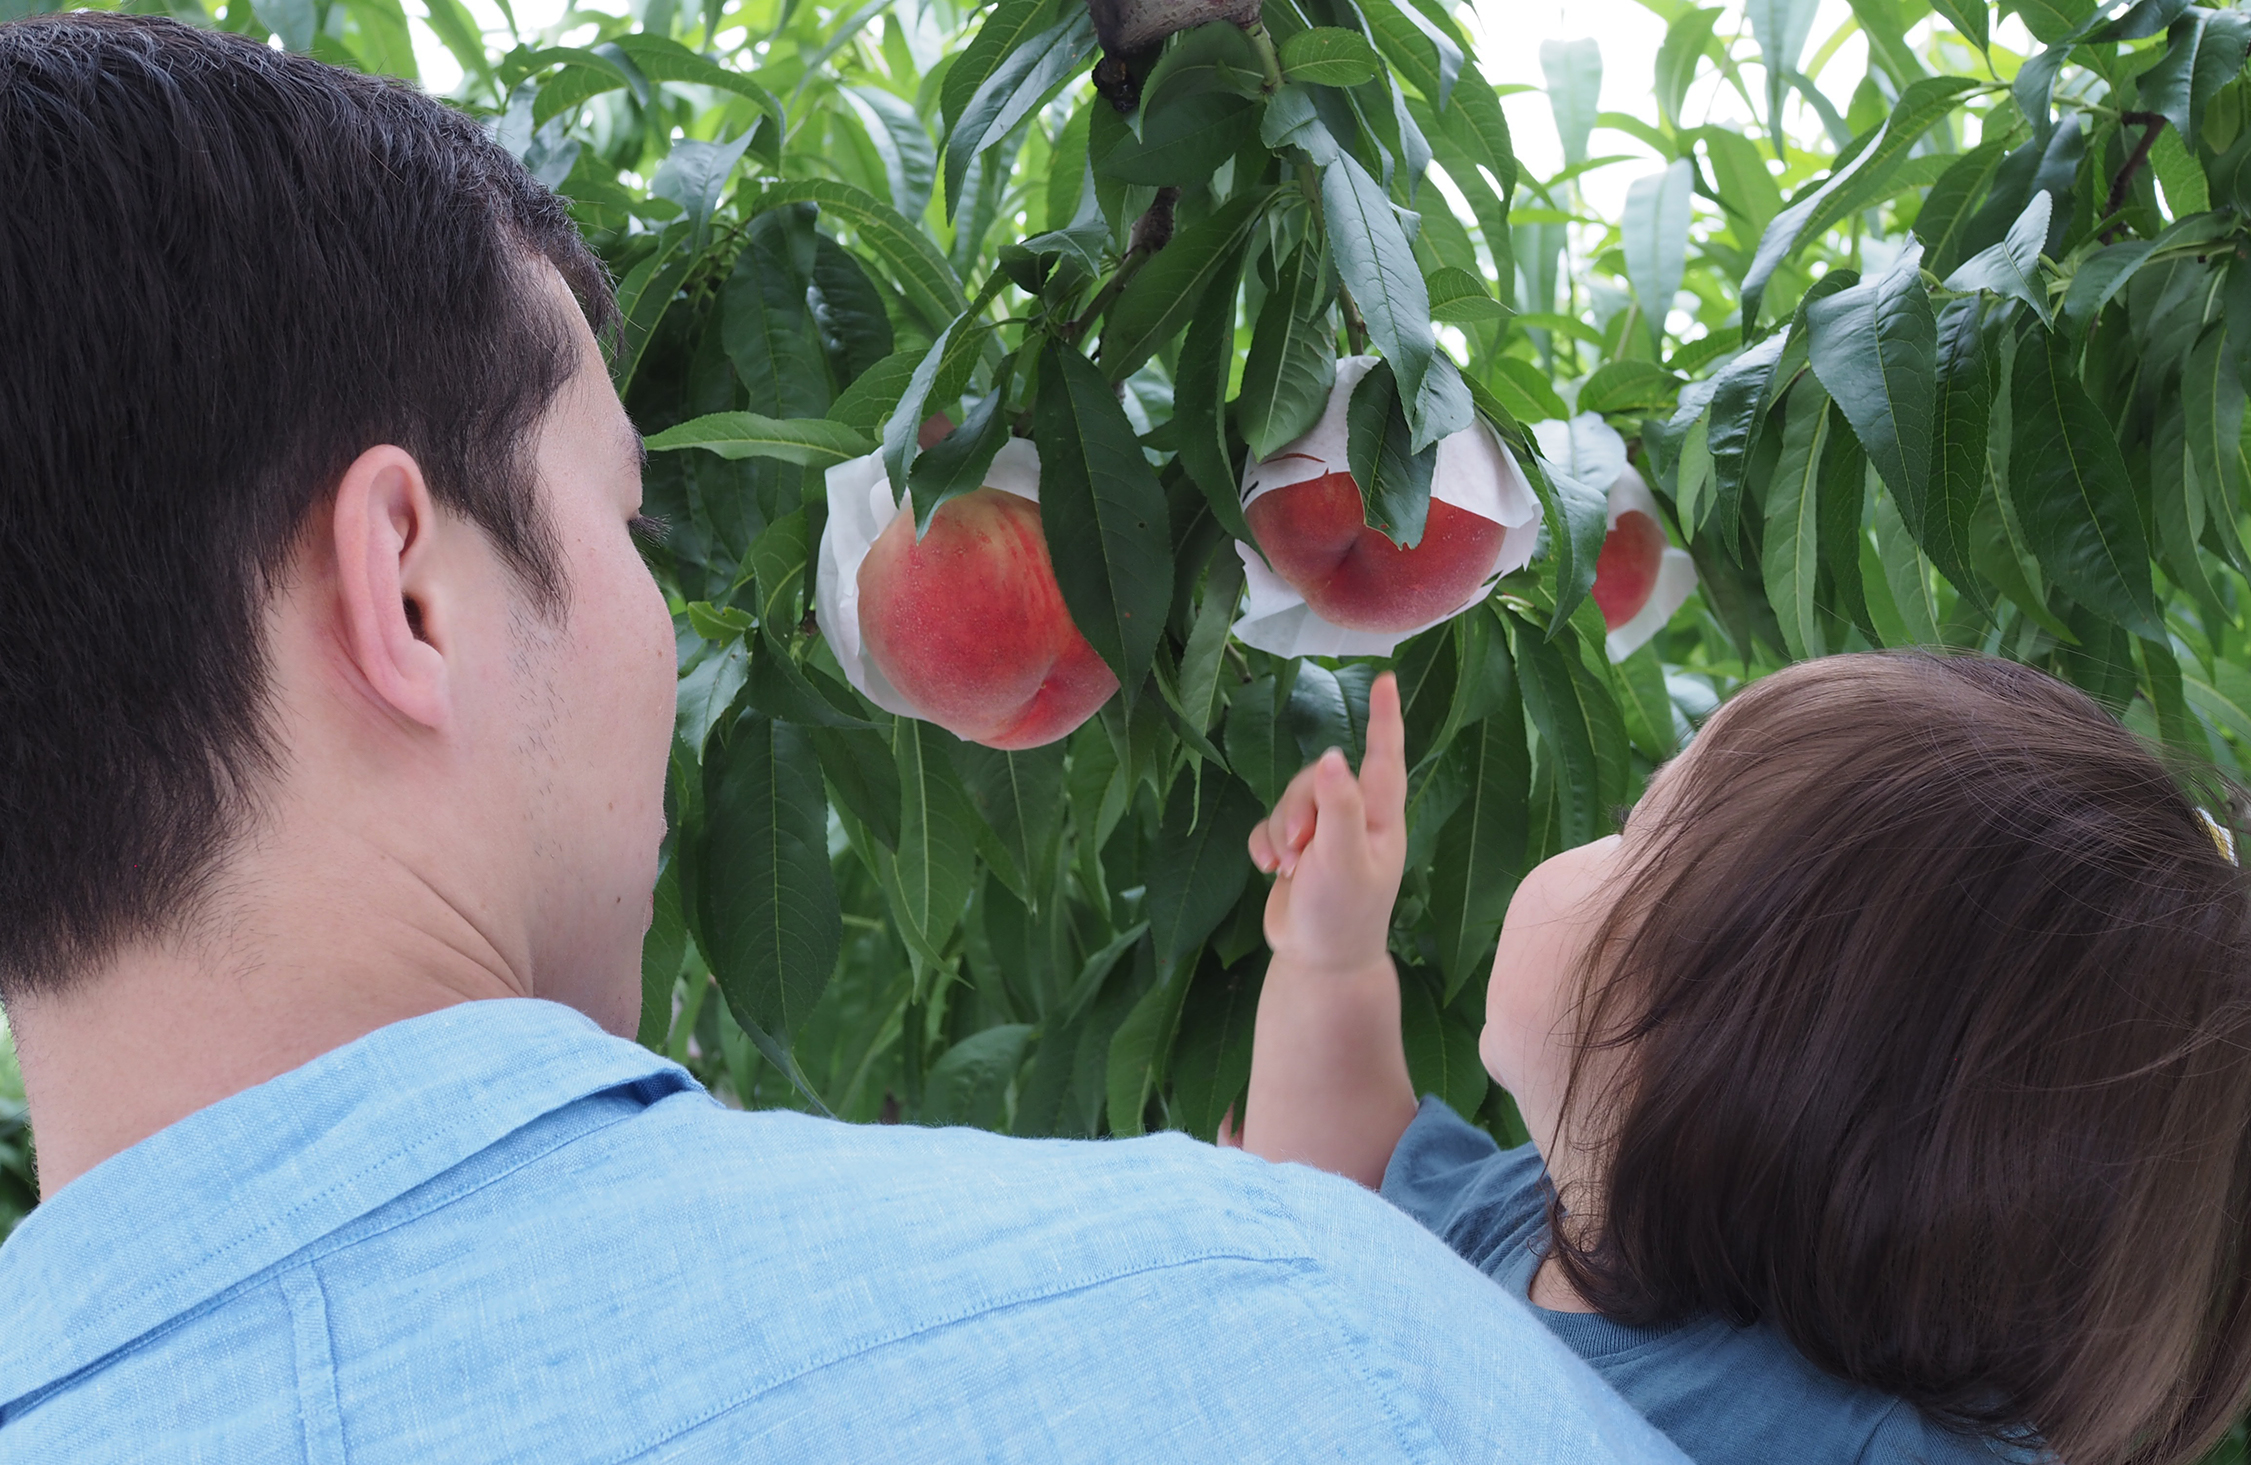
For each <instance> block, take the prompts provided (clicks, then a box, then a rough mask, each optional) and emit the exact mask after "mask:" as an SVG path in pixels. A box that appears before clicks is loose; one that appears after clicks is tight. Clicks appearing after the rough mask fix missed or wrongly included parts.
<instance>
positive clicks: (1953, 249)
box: [1915, 134, 2009, 273]
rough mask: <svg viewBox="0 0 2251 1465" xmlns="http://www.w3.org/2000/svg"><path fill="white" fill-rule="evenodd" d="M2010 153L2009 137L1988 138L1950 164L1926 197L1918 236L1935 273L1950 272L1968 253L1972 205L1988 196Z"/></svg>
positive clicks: (1917, 218)
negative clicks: (1966, 244)
mask: <svg viewBox="0 0 2251 1465" xmlns="http://www.w3.org/2000/svg"><path fill="white" fill-rule="evenodd" d="M2008 151H2009V139H2008V136H2007V135H2006V134H2003V135H2002V136H1999V137H1989V138H1987V139H1986V140H1985V141H1984V142H1981V143H1979V144H1978V145H1977V146H1976V147H1974V148H1971V149H1970V150H1969V151H1968V152H1966V153H1964V154H1962V155H1961V157H1959V158H1957V159H1955V160H1954V161H1953V162H1952V163H1949V164H1948V165H1947V168H1946V171H1945V172H1943V173H1941V174H1939V175H1938V181H1937V182H1936V183H1933V184H1932V185H1931V191H1930V192H1929V193H1928V194H1926V195H1925V196H1924V198H1923V207H1922V208H1921V210H1920V211H1918V212H1917V213H1916V215H1915V237H1916V238H1918V239H1920V240H1922V241H1923V249H1924V258H1925V259H1928V260H1929V261H1930V263H1931V268H1932V270H1933V271H1934V272H1942V273H1943V272H1949V270H1950V267H1951V266H1952V265H1954V264H1955V263H1957V262H1958V261H1959V260H1960V259H1961V258H1962V256H1963V255H1964V253H1966V251H1965V250H1964V248H1963V241H1964V240H1965V239H1966V238H1967V237H1968V234H1969V228H1970V224H1971V222H1972V221H1973V220H1974V219H1975V218H1976V217H1977V212H1978V211H1977V210H1976V209H1974V208H1972V207H1971V204H1972V203H1974V202H1975V201H1976V200H1977V199H1978V198H1979V197H1980V196H1982V195H1983V194H1984V192H1985V185H1986V184H1987V183H1988V182H1989V181H1991V179H1992V178H1993V175H1994V171H1995V170H1996V169H1998V168H1999V167H2000V166H2001V160H2002V159H2003V158H2004V157H2006V156H2007V155H2008Z"/></svg>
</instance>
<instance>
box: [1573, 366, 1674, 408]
mask: <svg viewBox="0 0 2251 1465" xmlns="http://www.w3.org/2000/svg"><path fill="white" fill-rule="evenodd" d="M1680 386H1681V382H1680V378H1679V377H1677V376H1674V375H1673V374H1672V373H1671V372H1669V371H1667V370H1665V369H1664V368H1663V367H1661V366H1659V365H1657V364H1656V363H1655V362H1651V361H1634V360H1627V361H1612V362H1609V363H1606V364H1605V365H1602V366H1598V367H1596V368H1595V372H1594V375H1592V376H1590V377H1588V378H1587V379H1586V382H1585V383H1584V384H1583V385H1582V386H1581V387H1580V388H1579V410H1580V411H1582V412H1601V413H1604V414H1608V413H1612V412H1635V413H1640V412H1665V413H1668V414H1669V413H1670V412H1671V411H1672V410H1673V407H1674V405H1675V404H1676V403H1678V402H1679V400H1680Z"/></svg>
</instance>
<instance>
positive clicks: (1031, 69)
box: [946, 7, 1094, 219]
mask: <svg viewBox="0 0 2251 1465" xmlns="http://www.w3.org/2000/svg"><path fill="white" fill-rule="evenodd" d="M1093 49H1094V20H1093V17H1092V16H1091V15H1089V14H1088V13H1087V12H1086V11H1085V10H1081V9H1078V8H1077V7H1072V10H1071V13H1070V14H1069V15H1067V16H1066V17H1065V18H1064V19H1062V20H1060V21H1057V22H1056V23H1055V24H1054V25H1051V26H1049V27H1048V28H1047V29H1046V30H1044V31H1041V32H1040V33H1039V34H1038V35H1036V36H1033V37H1031V38H1030V39H1029V40H1026V41H1025V42H1023V43H1022V44H1021V45H1020V46H1018V47H1016V48H1015V49H1014V50H1012V51H1010V52H1009V53H1008V54H1007V55H1006V56H1004V57H1003V58H1001V60H1000V62H999V64H998V65H996V66H995V67H994V68H993V71H992V74H991V75H990V76H987V77H986V78H985V79H984V80H983V81H982V82H981V83H979V84H978V87H977V90H976V91H975V92H974V93H972V94H971V96H970V98H969V100H968V102H967V103H966V104H964V106H963V107H962V109H961V116H960V119H959V120H958V121H956V122H955V123H954V124H953V126H952V128H951V129H950V130H949V131H948V132H947V134H946V217H947V218H949V219H950V218H952V217H953V216H954V212H955V210H956V209H958V208H959V207H960V204H961V186H962V182H963V180H964V179H966V178H967V177H968V176H969V164H970V162H971V161H972V160H973V159H974V158H976V156H977V155H978V154H979V153H982V152H984V151H985V150H986V149H987V148H989V147H992V146H994V145H995V144H997V143H999V142H1000V141H1001V139H1003V138H1005V137H1007V136H1008V134H1009V133H1011V132H1013V131H1015V130H1016V124H1017V123H1019V122H1021V121H1023V120H1024V119H1025V118H1026V117H1027V116H1029V115H1031V113H1032V112H1033V111H1034V110H1036V109H1037V108H1039V107H1040V106H1042V105H1044V104H1045V103H1046V102H1047V100H1048V99H1049V98H1050V97H1052V96H1053V95H1054V94H1055V92H1057V91H1058V90H1060V89H1061V87H1062V86H1063V84H1064V82H1066V81H1068V80H1069V79H1070V78H1071V77H1073V76H1075V75H1076V74H1077V73H1078V70H1079V65H1080V63H1081V62H1083V61H1084V60H1085V59H1086V57H1087V54H1088V53H1089V52H1091V51H1092V50H1093Z"/></svg>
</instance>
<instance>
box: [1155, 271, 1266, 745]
mask: <svg viewBox="0 0 2251 1465" xmlns="http://www.w3.org/2000/svg"><path fill="white" fill-rule="evenodd" d="M1243 258H1244V251H1242V250H1240V249H1238V250H1236V251H1235V252H1234V253H1233V254H1231V255H1230V256H1229V257H1228V258H1227V260H1226V261H1225V262H1224V263H1223V264H1222V265H1221V266H1220V269H1219V272H1218V273H1217V274H1216V275H1214V276H1213V277H1212V279H1211V282H1210V283H1209V284H1207V285H1206V286H1205V287H1204V295H1203V299H1202V300H1200V301H1198V302H1197V305H1196V313H1195V314H1194V315H1192V316H1190V317H1189V319H1188V334H1187V335H1186V336H1185V337H1183V338H1182V340H1181V343H1180V357H1179V360H1178V361H1177V362H1176V363H1175V365H1174V367H1173V390H1172V422H1173V437H1174V442H1175V444H1176V445H1177V447H1178V449H1179V454H1180V466H1181V467H1182V469H1184V470H1185V471H1186V472H1187V474H1188V476H1189V477H1190V478H1191V479H1194V480H1195V484H1196V487H1197V488H1198V489H1199V490H1200V491H1202V493H1203V495H1204V502H1206V503H1207V504H1209V505H1210V506H1211V513H1212V518H1213V519H1214V520H1216V521H1217V522H1218V524H1219V527H1220V528H1221V529H1224V530H1225V531H1226V532H1227V533H1229V534H1230V535H1232V536H1234V537H1235V538H1237V539H1241V540H1245V541H1250V542H1255V541H1253V540H1252V535H1251V526H1250V524H1249V522H1248V521H1247V520H1245V519H1244V517H1243V495H1242V490H1241V489H1240V488H1238V487H1237V486H1236V482H1237V480H1236V472H1235V453H1234V449H1233V448H1232V446H1231V445H1230V444H1229V443H1228V441H1227V378H1228V376H1229V373H1230V368H1231V367H1232V366H1233V365H1234V357H1235V294H1236V286H1237V284H1238V282H1239V281H1240V279H1241V277H1242V272H1243ZM1254 349H1255V348H1254ZM1198 731H1202V729H1200V728H1199V729H1198Z"/></svg>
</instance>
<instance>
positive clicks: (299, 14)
mask: <svg viewBox="0 0 2251 1465" xmlns="http://www.w3.org/2000/svg"><path fill="white" fill-rule="evenodd" d="M250 9H251V13H252V14H253V15H255V16H257V17H258V23H259V24H260V25H262V26H264V27H265V28H266V29H267V30H269V31H272V32H273V33H274V38H275V39H276V40H278V41H280V42H281V44H282V48H283V49H284V50H289V51H295V52H297V53H298V54H299V55H304V54H306V53H308V52H310V51H311V50H312V49H313V37H314V36H315V35H316V34H317V33H318V31H319V29H320V14H319V12H318V11H316V10H315V9H314V8H313V0H253V3H252V5H251V7H250ZM14 14H15V12H11V15H10V18H11V19H13V18H14Z"/></svg>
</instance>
